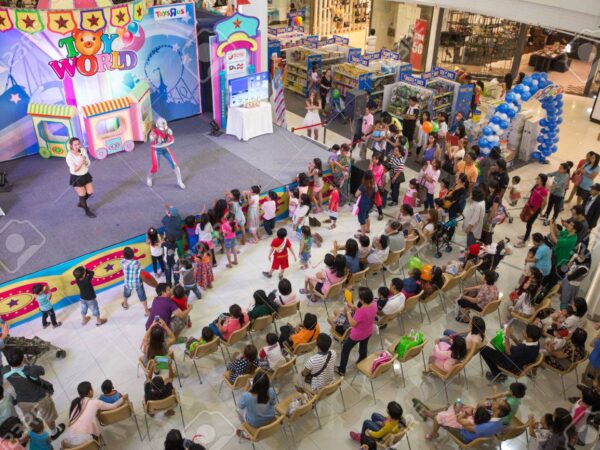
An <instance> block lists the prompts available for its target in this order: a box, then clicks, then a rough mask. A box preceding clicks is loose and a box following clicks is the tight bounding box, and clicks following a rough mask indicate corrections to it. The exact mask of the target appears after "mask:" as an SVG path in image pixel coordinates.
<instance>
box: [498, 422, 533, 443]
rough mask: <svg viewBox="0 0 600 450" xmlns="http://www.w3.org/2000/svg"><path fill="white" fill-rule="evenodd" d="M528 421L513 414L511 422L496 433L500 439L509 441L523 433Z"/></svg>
mask: <svg viewBox="0 0 600 450" xmlns="http://www.w3.org/2000/svg"><path fill="white" fill-rule="evenodd" d="M528 426H529V425H528V423H527V422H525V423H523V422H521V420H519V419H518V418H517V416H513V418H512V420H511V422H510V423H509V424H508V425H507V426H506V427H504V429H503V430H502V431H501V432H500V433H498V434H497V435H496V437H497V438H498V440H499V441H508V440H509V439H515V438H516V437H518V436H520V435H521V434H523V432H524V431H525V430H526V429H527V427H528Z"/></svg>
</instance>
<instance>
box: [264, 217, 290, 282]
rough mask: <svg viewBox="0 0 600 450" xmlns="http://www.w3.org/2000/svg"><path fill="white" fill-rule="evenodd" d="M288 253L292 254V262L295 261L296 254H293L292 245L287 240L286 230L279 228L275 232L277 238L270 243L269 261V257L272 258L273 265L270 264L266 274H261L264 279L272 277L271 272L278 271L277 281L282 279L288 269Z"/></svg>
mask: <svg viewBox="0 0 600 450" xmlns="http://www.w3.org/2000/svg"><path fill="white" fill-rule="evenodd" d="M288 251H290V252H292V255H293V256H294V261H296V260H297V258H296V254H295V253H294V249H293V248H292V243H291V242H290V240H289V239H288V238H287V230H286V229H285V228H280V229H279V230H277V237H276V238H275V239H273V241H272V242H271V251H270V252H269V259H271V256H273V263H272V264H271V270H269V271H268V272H263V275H264V276H265V277H267V278H271V277H272V276H273V272H274V271H276V270H278V269H279V270H280V272H279V279H280V280H281V279H282V278H283V273H284V272H285V269H287V268H288V267H289V262H288Z"/></svg>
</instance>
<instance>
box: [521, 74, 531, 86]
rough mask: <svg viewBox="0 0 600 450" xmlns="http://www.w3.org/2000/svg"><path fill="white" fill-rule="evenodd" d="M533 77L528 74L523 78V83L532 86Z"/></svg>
mask: <svg viewBox="0 0 600 450" xmlns="http://www.w3.org/2000/svg"><path fill="white" fill-rule="evenodd" d="M532 82H533V78H531V76H529V75H527V76H526V77H525V78H523V84H524V85H525V86H529V88H531V85H532V84H533V83H532Z"/></svg>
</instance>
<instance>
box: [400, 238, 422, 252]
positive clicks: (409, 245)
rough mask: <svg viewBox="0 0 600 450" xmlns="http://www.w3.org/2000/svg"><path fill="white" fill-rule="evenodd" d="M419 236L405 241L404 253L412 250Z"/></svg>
mask: <svg viewBox="0 0 600 450" xmlns="http://www.w3.org/2000/svg"><path fill="white" fill-rule="evenodd" d="M419 237H420V236H418V235H417V236H415V237H413V238H410V239H406V241H405V244H404V253H406V252H407V251H409V250H410V249H411V248H413V247H414V246H415V245H416V243H417V241H418V240H419Z"/></svg>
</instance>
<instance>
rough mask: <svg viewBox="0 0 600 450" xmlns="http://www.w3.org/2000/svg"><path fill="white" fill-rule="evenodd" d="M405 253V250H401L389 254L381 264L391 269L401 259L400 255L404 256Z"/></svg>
mask: <svg viewBox="0 0 600 450" xmlns="http://www.w3.org/2000/svg"><path fill="white" fill-rule="evenodd" d="M405 251H406V249H405V248H403V249H401V250H398V251H396V252H390V254H389V255H388V257H387V259H386V260H385V262H384V263H383V265H384V266H386V267H392V266H394V265H396V264H397V263H398V261H400V258H402V255H404V252H405Z"/></svg>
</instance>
